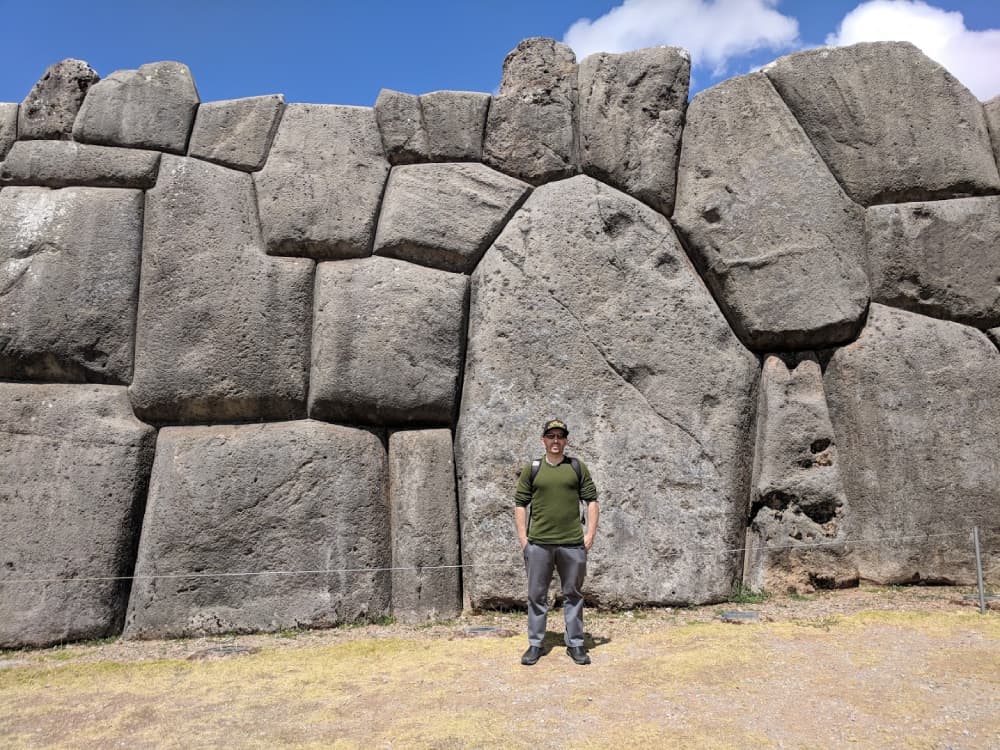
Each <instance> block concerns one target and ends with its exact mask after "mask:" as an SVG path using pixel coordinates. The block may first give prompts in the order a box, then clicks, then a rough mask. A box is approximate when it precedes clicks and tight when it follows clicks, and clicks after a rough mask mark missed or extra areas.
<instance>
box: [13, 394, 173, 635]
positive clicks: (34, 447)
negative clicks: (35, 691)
mask: <svg viewBox="0 0 1000 750" xmlns="http://www.w3.org/2000/svg"><path fill="white" fill-rule="evenodd" d="M155 441H156V432H155V431H154V430H153V429H152V428H151V427H149V426H148V425H145V424H142V423H141V422H139V421H138V420H137V419H136V418H135V417H134V416H132V410H131V408H130V407H129V403H128V397H127V395H126V393H125V389H124V388H121V387H114V386H103V385H28V384H20V383H0V518H2V519H3V523H2V524H0V648H25V647H43V646H50V645H53V644H57V643H63V642H65V641H73V640H79V639H84V638H103V637H105V636H109V635H114V634H115V633H117V632H119V631H120V629H121V626H122V621H123V619H124V617H125V605H126V600H127V597H128V590H129V583H128V581H126V580H108V579H109V578H113V577H115V576H129V575H131V574H132V566H133V564H134V562H135V547H136V542H137V541H138V536H139V525H140V523H141V521H142V507H143V502H144V498H145V496H146V484H147V481H148V478H149V468H150V465H151V464H152V462H153V446H154V444H155ZM63 579H76V580H69V581H64V580H63ZM81 579H91V580H81ZM96 579H103V580H96ZM24 581H37V582H31V583H26V582H24Z"/></svg>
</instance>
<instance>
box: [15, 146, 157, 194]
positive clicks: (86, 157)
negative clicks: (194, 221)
mask: <svg viewBox="0 0 1000 750" xmlns="http://www.w3.org/2000/svg"><path fill="white" fill-rule="evenodd" d="M159 166H160V153H159V152H158V151H143V150H141V149H135V148H113V147H111V146H88V145H86V144H83V143H74V142H73V141H18V142H17V143H15V144H14V146H13V148H11V150H10V152H9V153H8V154H7V159H6V160H5V161H3V162H0V185H44V186H45V187H51V188H60V187H69V186H71V185H80V186H85V187H122V188H150V187H152V186H153V185H154V184H156V174H157V170H158V169H159Z"/></svg>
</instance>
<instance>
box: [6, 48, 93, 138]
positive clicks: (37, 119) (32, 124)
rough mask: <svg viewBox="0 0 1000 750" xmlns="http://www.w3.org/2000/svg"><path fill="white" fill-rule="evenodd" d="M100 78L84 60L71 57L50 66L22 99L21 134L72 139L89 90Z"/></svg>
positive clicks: (26, 136) (28, 136)
mask: <svg viewBox="0 0 1000 750" xmlns="http://www.w3.org/2000/svg"><path fill="white" fill-rule="evenodd" d="M100 79H101V77H100V76H99V75H97V71H95V70H94V69H93V68H91V67H90V66H89V65H87V63H85V62H84V61H83V60H73V59H72V58H69V59H66V60H62V61H61V62H57V63H55V64H53V65H50V66H49V67H48V69H47V70H46V71H45V73H44V74H43V75H42V77H41V78H40V79H39V80H38V83H36V84H35V85H34V86H33V87H32V89H31V91H30V92H28V95H27V96H26V97H25V98H24V101H23V102H21V111H20V113H19V114H18V128H17V129H18V136H19V137H20V138H21V139H22V140H23V139H34V138H40V139H45V138H55V139H60V138H69V137H70V135H71V134H72V132H73V121H74V120H76V114H77V112H79V110H80V105H81V104H83V99H84V97H85V96H86V95H87V91H88V90H89V89H90V87H91V86H93V85H94V84H95V83H97V82H98V81H99V80H100Z"/></svg>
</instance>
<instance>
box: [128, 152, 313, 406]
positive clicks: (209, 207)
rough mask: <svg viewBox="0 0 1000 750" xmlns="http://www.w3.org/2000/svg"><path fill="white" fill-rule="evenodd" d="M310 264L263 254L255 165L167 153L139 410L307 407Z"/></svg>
mask: <svg viewBox="0 0 1000 750" xmlns="http://www.w3.org/2000/svg"><path fill="white" fill-rule="evenodd" d="M312 266H313V264H312V262H311V261H308V260H303V259H283V258H282V259H279V258H270V257H268V256H267V255H265V254H264V249H263V245H262V242H261V238H260V231H259V228H258V226H257V219H256V212H255V210H254V204H253V186H252V185H251V182H250V175H247V174H244V173H242V172H234V171H232V170H228V169H225V168H223V167H218V166H215V165H213V164H208V163H207V162H203V161H200V160H197V159H189V158H184V157H174V156H164V157H163V164H162V165H161V169H160V177H159V180H158V181H157V184H156V187H155V188H154V189H152V190H150V191H149V193H148V194H147V198H146V220H145V237H144V246H143V255H142V277H141V278H142V281H141V285H140V291H139V313H138V321H137V333H136V351H135V378H134V380H133V382H132V387H131V389H130V391H129V394H130V396H131V398H132V405H133V406H134V407H135V410H136V413H137V414H139V415H141V416H142V417H143V418H144V419H147V420H150V421H156V422H205V421H216V422H221V421H242V420H254V419H288V418H294V417H302V416H305V399H306V382H307V380H306V377H307V368H308V361H309V338H308V336H309V330H308V327H307V324H306V323H305V321H308V320H309V310H310V307H311V304H312Z"/></svg>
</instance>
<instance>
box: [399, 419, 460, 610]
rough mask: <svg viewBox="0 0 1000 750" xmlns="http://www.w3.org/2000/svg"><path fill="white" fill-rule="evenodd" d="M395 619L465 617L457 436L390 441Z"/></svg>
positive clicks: (436, 433) (413, 433)
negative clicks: (454, 445)
mask: <svg viewBox="0 0 1000 750" xmlns="http://www.w3.org/2000/svg"><path fill="white" fill-rule="evenodd" d="M389 505H390V508H391V512H390V517H391V519H392V524H391V528H392V567H393V571H392V615H393V617H394V618H395V619H396V620H399V621H401V622H421V621H426V620H442V619H450V618H452V617H456V616H458V615H459V614H460V613H461V611H462V588H461V573H460V569H459V567H458V566H459V564H460V563H461V562H462V561H461V558H460V556H459V548H458V544H459V542H458V501H457V499H456V497H455V461H454V458H453V455H452V446H451V430H410V431H407V432H394V433H392V435H391V436H390V437H389Z"/></svg>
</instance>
